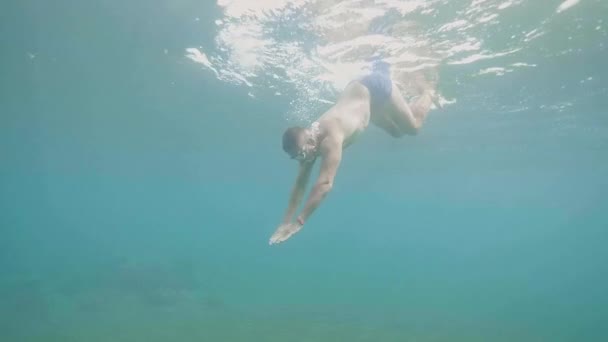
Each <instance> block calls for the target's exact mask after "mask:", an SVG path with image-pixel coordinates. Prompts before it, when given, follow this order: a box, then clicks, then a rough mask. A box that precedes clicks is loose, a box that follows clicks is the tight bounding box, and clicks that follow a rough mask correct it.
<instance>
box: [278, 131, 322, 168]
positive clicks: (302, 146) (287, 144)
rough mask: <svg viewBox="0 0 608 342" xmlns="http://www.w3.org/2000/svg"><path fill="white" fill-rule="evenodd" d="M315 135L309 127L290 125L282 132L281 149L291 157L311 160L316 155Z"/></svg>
mask: <svg viewBox="0 0 608 342" xmlns="http://www.w3.org/2000/svg"><path fill="white" fill-rule="evenodd" d="M316 145H317V144H316V137H315V135H314V134H313V132H311V131H310V130H309V129H306V128H302V127H290V128H288V129H287V130H285V133H283V151H285V153H287V154H288V155H289V156H290V157H291V158H292V159H297V160H299V161H311V160H314V158H315V156H316V149H317V146H316Z"/></svg>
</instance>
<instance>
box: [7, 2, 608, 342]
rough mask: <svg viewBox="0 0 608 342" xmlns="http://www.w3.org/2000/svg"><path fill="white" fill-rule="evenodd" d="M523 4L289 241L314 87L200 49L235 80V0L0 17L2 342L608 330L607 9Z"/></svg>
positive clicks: (58, 6)
mask: <svg viewBox="0 0 608 342" xmlns="http://www.w3.org/2000/svg"><path fill="white" fill-rule="evenodd" d="M474 2H475V1H474ZM476 2H477V3H481V5H482V6H484V2H483V1H482V2H480V1H476ZM490 2H491V1H490ZM220 3H222V1H220ZM224 3H226V1H224ZM404 3H405V1H404ZM487 3H488V2H486V4H487ZM492 3H494V2H492ZM513 3H516V4H512V6H510V7H509V6H507V7H504V6H503V7H504V8H502V9H501V11H503V12H500V13H501V14H500V15H501V17H500V19H501V21H500V22H497V23H495V24H494V25H493V26H488V27H486V28H483V27H482V28H479V27H477V28H473V29H471V30H469V31H466V34H467V35H468V36H467V37H468V38H470V37H476V38H477V39H478V40H477V41H479V42H482V45H481V46H482V47H483V49H484V51H485V53H484V55H492V54H495V53H498V52H501V51H504V50H505V49H507V50H508V49H512V48H521V50H520V51H519V52H517V53H515V55H514V56H513V55H508V56H506V57H504V58H506V59H500V58H498V57H497V58H494V59H485V60H481V61H480V62H472V63H458V61H459V60H461V59H462V58H461V57H459V56H455V57H454V56H453V57H450V58H448V62H447V63H443V64H442V67H441V69H440V74H441V81H440V84H439V88H440V89H441V92H442V94H444V95H445V96H446V98H449V99H455V100H456V102H455V103H453V104H450V105H448V106H446V107H445V108H444V109H442V110H435V111H432V112H431V114H430V116H429V119H428V121H427V123H426V125H425V127H424V129H423V131H422V133H421V134H420V135H418V136H416V137H408V138H404V139H400V140H396V139H392V138H390V137H389V136H387V135H386V134H384V133H382V132H381V131H380V130H378V129H375V128H370V129H369V131H368V132H366V134H365V135H364V136H363V137H362V138H361V139H360V141H359V142H358V143H357V144H355V145H353V146H352V147H351V148H349V149H348V150H347V152H346V153H345V158H344V161H343V164H342V165H341V167H340V173H339V175H338V177H337V179H336V183H335V186H334V190H333V191H332V193H331V194H330V196H329V197H328V198H327V199H326V201H325V202H324V203H323V205H322V207H320V208H319V210H318V211H317V212H315V214H314V216H313V217H312V218H311V219H310V220H309V222H308V223H307V224H306V226H305V227H304V229H303V230H302V231H301V232H300V233H299V234H297V235H296V236H294V238H292V239H290V240H289V241H287V242H286V243H285V244H281V245H278V246H268V244H267V241H268V237H269V236H270V234H271V233H272V232H273V231H274V229H275V228H276V226H277V225H278V223H280V219H281V218H282V215H283V210H284V209H285V206H286V202H287V196H288V192H289V189H290V186H291V182H292V181H293V179H294V177H295V171H296V165H294V163H293V162H292V161H290V160H289V159H288V158H287V157H286V156H285V155H284V153H283V152H282V150H281V148H280V136H281V134H282V132H283V130H284V129H285V128H286V127H287V126H288V125H289V124H290V122H289V121H290V120H291V119H294V117H296V116H297V115H298V114H299V113H301V108H295V107H298V106H302V104H301V103H297V101H296V100H297V99H296V98H297V96H299V95H300V94H301V91H300V90H301V89H300V90H298V85H297V84H296V86H294V87H293V88H294V89H295V90H293V89H291V88H289V86H286V85H285V84H284V83H279V82H285V83H287V84H288V85H289V81H290V80H291V81H293V80H294V79H293V78H291V79H290V78H283V79H281V80H279V81H276V82H277V83H276V84H275V85H274V86H275V88H279V87H280V89H281V91H282V94H281V95H282V96H275V93H276V89H275V88H272V87H270V86H269V84H270V85H273V83H272V81H268V82H261V81H260V82H254V81H251V83H252V84H253V85H252V87H248V86H246V85H243V84H242V83H241V84H239V83H238V82H231V81H230V80H233V78H230V77H224V78H222V77H220V79H218V77H216V76H215V75H214V73H213V72H211V71H209V69H208V68H203V69H201V67H200V65H199V64H196V63H194V62H193V61H192V60H191V59H189V58H187V57H186V49H188V48H191V47H199V49H200V50H201V51H204V52H205V53H206V54H207V55H209V56H211V61H212V62H213V65H214V67H215V68H216V69H221V68H223V69H224V70H229V71H235V72H237V71H238V72H242V70H241V69H239V67H238V66H234V65H230V64H229V63H227V62H225V61H226V60H227V58H228V57H227V56H224V60H223V61H224V63H222V62H221V60H220V57H222V56H223V55H222V53H223V52H222V51H221V50H219V47H218V46H220V47H221V46H222V45H221V44H219V45H218V41H217V37H218V35H220V34H221V32H222V26H221V25H219V24H217V23H216V22H215V21H216V20H223V21H224V22H228V21H230V18H226V15H225V13H224V12H223V11H225V10H226V8H225V7H222V6H218V5H216V4H215V3H212V2H210V1H191V0H173V1H169V0H165V1H161V0H157V1H130V2H127V3H123V2H118V1H101V0H100V1H69V0H57V1H40V0H22V1H19V2H9V3H6V4H2V5H1V6H0V7H1V10H0V38H1V39H0V42H1V43H2V55H1V57H0V60H1V62H2V63H1V64H0V71H1V73H0V75H1V78H0V160H1V167H0V267H1V270H2V272H0V339H1V340H2V341H87V342H89V341H112V342H114V341H604V340H606V339H607V338H608V332H607V331H606V322H607V321H608V292H606V289H607V288H608V267H607V266H606V265H607V262H608V248H606V244H607V243H608V231H607V229H608V214H607V212H608V211H607V210H608V201H607V200H606V195H607V194H608V178H607V177H606V175H608V153H607V152H608V117H607V116H606V115H607V112H606V108H607V105H608V100H607V95H608V83H607V78H608V68H607V67H606V48H607V47H608V41H607V39H606V37H607V36H606V30H607V27H606V24H607V23H606V22H605V21H606V20H608V19H606V18H608V16H607V15H606V14H608V9H607V6H606V4H605V3H603V2H601V1H590V0H589V1H585V0H581V1H580V3H578V4H575V5H573V6H572V7H568V8H567V9H565V10H563V11H560V12H559V13H557V11H556V9H557V8H559V6H560V3H562V2H561V1H531V0H528V1H523V2H522V1H519V2H517V1H513ZM570 3H573V2H572V1H570ZM468 4H469V2H468V1H467V2H464V1H459V2H449V3H448V2H444V3H437V4H436V6H438V7H437V8H435V13H436V15H435V16H432V17H428V16H425V15H424V13H420V12H414V13H412V14H403V13H402V14H399V15H398V16H397V21H399V20H405V19H411V20H414V19H415V20H418V21H421V22H424V23H426V24H425V25H427V26H425V27H426V31H425V32H426V34H427V36H429V37H431V40H433V38H436V39H434V41H440V40H443V39H448V40H449V39H461V40H463V39H464V40H465V41H466V39H468V38H466V37H465V38H463V37H462V36H457V35H455V36H450V34H445V36H442V34H443V33H441V32H443V31H441V30H439V29H437V28H438V27H441V26H442V25H444V24H446V23H448V22H452V21H453V20H454V16H456V17H457V16H458V15H459V14H458V13H465V12H458V11H460V10H462V8H466V6H467V5H468ZM224 5H225V4H224ZM463 11H464V10H463ZM497 13H498V12H497ZM463 15H464V14H463ZM503 16H504V17H503ZM447 17H450V19H446V18H447ZM541 23H542V25H541ZM284 24H285V25H284V28H283V29H284V30H288V29H289V27H290V25H288V24H289V22H287V23H284ZM539 25H540V26H539ZM281 27H283V26H281ZM484 27H485V26H484ZM539 27H542V30H543V32H544V35H543V36H542V37H539V38H537V39H536V40H534V41H533V42H532V43H529V44H527V45H525V44H519V43H513V42H512V41H513V38H511V36H512V35H514V34H515V33H517V34H518V35H522V32H523V36H525V33H526V32H530V31H531V30H533V29H535V28H539ZM289 32H291V31H285V32H283V35H284V36H290V35H289V34H288V33H289ZM293 32H295V33H294V34H296V36H293V35H291V36H290V38H289V39H292V40H294V41H298V40H301V41H303V42H306V43H305V44H304V45H306V46H308V45H307V44H311V43H310V41H309V37H306V38H305V37H304V33H302V37H300V36H297V34H300V32H299V31H297V30H294V31H293ZM461 33H462V32H461ZM459 34H460V33H459ZM532 36H534V34H532ZM518 37H519V36H518ZM285 39H287V38H285ZM517 39H519V38H516V40H517ZM234 41H235V40H233V42H234ZM236 41H237V42H238V41H239V39H238V37H237V39H236ZM473 44H474V43H473ZM308 48H309V47H307V49H308ZM309 51H312V50H309ZM509 56H513V57H512V59H509V58H511V57H509ZM233 57H234V56H233ZM237 57H238V56H237ZM456 57H458V58H456ZM218 61H220V62H218ZM241 61H242V60H241ZM454 62H456V63H454ZM484 62H485V63H486V64H483V63H484ZM479 63H482V64H479ZM513 63H526V64H527V65H534V67H522V68H517V67H512V65H513ZM496 67H500V68H503V70H502V71H500V70H498V71H496V70H497V69H489V70H488V68H496ZM509 68H512V69H513V70H510V69H509ZM504 69H507V70H504ZM266 70H267V69H266ZM480 70H481V71H483V70H485V72H480ZM509 70H510V71H509ZM257 72H258V76H259V77H260V78H262V79H263V78H264V77H263V76H264V69H262V71H260V70H258V71H257ZM250 80H251V79H250ZM298 80H299V81H301V78H299V79H298ZM293 84H295V83H292V85H293ZM248 94H249V96H248ZM331 96H332V95H327V94H326V95H325V97H326V98H329V99H332V97H331ZM294 101H296V102H295V104H294ZM327 107H328V105H327V104H324V103H323V102H321V103H320V104H319V103H316V104H315V105H311V106H310V107H308V108H310V111H312V113H308V114H309V115H310V117H314V116H316V115H319V114H321V112H322V110H323V108H325V109H326V108H327ZM296 119H298V118H296ZM299 119H302V118H301V117H300V118H299Z"/></svg>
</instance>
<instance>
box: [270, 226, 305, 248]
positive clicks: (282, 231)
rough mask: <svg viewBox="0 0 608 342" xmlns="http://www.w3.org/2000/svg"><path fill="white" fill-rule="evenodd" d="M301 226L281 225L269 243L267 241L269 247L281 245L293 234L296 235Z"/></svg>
mask: <svg viewBox="0 0 608 342" xmlns="http://www.w3.org/2000/svg"><path fill="white" fill-rule="evenodd" d="M302 227H303V226H302V225H301V224H299V223H297V222H296V223H287V224H283V225H281V226H280V227H279V228H277V230H276V231H275V232H274V234H272V236H271V237H270V241H268V244H269V245H274V244H277V243H281V242H283V241H285V240H287V239H289V238H290V237H291V236H292V235H293V234H295V233H297V232H299V231H300V229H302Z"/></svg>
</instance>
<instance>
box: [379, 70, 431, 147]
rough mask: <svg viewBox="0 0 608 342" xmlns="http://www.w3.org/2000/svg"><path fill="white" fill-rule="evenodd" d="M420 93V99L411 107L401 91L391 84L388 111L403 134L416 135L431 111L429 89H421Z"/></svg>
mask: <svg viewBox="0 0 608 342" xmlns="http://www.w3.org/2000/svg"><path fill="white" fill-rule="evenodd" d="M421 92H422V94H421V95H420V97H418V99H416V101H414V102H413V103H412V104H411V105H408V104H407V102H405V99H404V98H403V96H402V95H401V91H400V90H399V88H398V87H397V85H395V83H394V82H393V90H392V93H391V100H390V103H389V107H390V109H389V110H388V111H389V113H390V116H391V118H392V119H393V122H394V123H395V124H396V125H397V126H398V128H399V130H400V131H401V132H402V133H403V134H409V135H415V134H417V133H418V131H419V130H420V128H422V125H423V123H424V120H425V118H426V115H427V114H428V113H429V111H430V109H431V104H432V103H433V97H432V92H431V89H430V88H429V87H425V88H423V89H421Z"/></svg>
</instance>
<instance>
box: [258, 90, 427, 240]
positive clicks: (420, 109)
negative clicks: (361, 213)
mask: <svg viewBox="0 0 608 342" xmlns="http://www.w3.org/2000/svg"><path fill="white" fill-rule="evenodd" d="M419 90H420V92H421V95H420V96H419V98H418V99H417V100H416V101H414V102H413V103H411V104H408V103H407V102H406V101H405V99H404V98H403V96H402V94H401V91H400V90H399V88H398V87H397V86H396V85H395V83H394V82H393V84H392V93H391V98H390V100H389V101H387V102H386V103H385V104H384V105H383V106H381V107H380V108H375V107H372V105H371V95H370V92H369V90H368V88H367V87H366V86H364V85H363V84H361V83H360V82H358V81H352V82H351V83H349V84H348V85H347V86H346V88H345V89H344V91H343V92H342V94H341V96H340V97H339V98H338V101H337V102H336V104H335V105H334V106H332V107H331V108H330V109H329V110H328V111H326V112H325V113H324V114H323V115H321V117H320V118H319V119H318V120H317V121H316V122H317V123H318V129H312V128H308V129H306V131H305V132H303V133H302V136H301V137H299V140H298V141H299V143H298V147H299V149H300V150H301V151H306V152H311V151H312V152H313V153H314V157H313V158H312V159H306V160H302V161H300V166H299V172H298V176H297V178H296V182H295V184H294V186H293V188H292V191H291V196H290V199H289V204H288V207H287V210H286V212H285V216H284V217H283V221H282V223H281V225H280V226H279V227H278V228H277V230H276V231H275V232H274V234H273V235H272V236H271V237H270V240H269V244H271V245H272V244H277V243H281V242H283V241H285V240H287V239H289V238H290V237H291V236H293V235H294V234H295V233H297V232H298V231H300V229H302V227H303V226H304V224H305V222H306V221H307V220H308V218H309V217H310V216H311V215H312V213H313V212H314V211H315V210H316V209H317V208H318V207H319V205H320V204H321V202H322V201H323V199H324V198H325V197H326V196H327V194H328V193H329V192H330V191H331V189H332V187H333V184H334V178H335V177H336V174H337V172H338V168H339V166H340V162H341V160H342V152H343V150H344V149H345V148H346V147H348V146H349V145H350V144H352V143H353V141H354V140H355V139H356V137H357V136H358V135H359V134H361V133H362V132H363V131H364V130H365V129H366V128H367V127H368V125H369V123H370V121H371V122H372V123H373V124H374V125H376V126H378V127H380V128H382V129H383V130H384V131H386V132H387V133H388V134H390V135H391V136H393V137H395V138H400V137H402V136H404V135H416V134H418V131H419V130H420V129H421V128H422V125H423V123H424V120H425V118H426V116H427V114H428V112H429V110H430V108H431V104H432V102H433V93H432V89H431V87H429V86H428V85H425V84H424V82H420V85H419ZM317 156H320V157H321V159H322V162H321V169H320V172H319V177H318V178H317V180H316V182H315V184H314V185H313V187H312V190H311V192H310V194H309V196H308V198H307V200H306V202H305V204H304V208H303V209H302V211H301V212H300V215H298V217H297V218H296V220H295V221H294V219H293V218H294V216H295V214H296V209H297V208H298V206H299V204H300V202H301V200H302V198H303V195H304V192H305V189H306V185H307V184H308V181H309V179H310V174H311V171H312V167H313V165H314V163H315V161H316V159H317V158H316V157H317Z"/></svg>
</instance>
